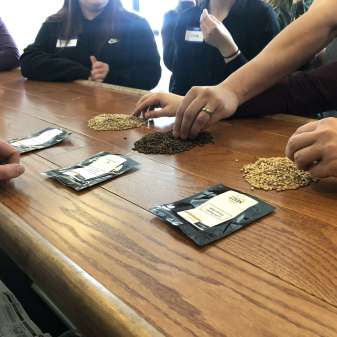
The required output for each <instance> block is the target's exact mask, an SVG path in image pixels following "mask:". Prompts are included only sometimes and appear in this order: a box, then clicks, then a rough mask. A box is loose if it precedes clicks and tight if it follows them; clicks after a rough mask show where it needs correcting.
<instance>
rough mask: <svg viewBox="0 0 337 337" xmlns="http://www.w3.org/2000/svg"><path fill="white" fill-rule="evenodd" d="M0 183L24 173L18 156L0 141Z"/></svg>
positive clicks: (12, 149)
mask: <svg viewBox="0 0 337 337" xmlns="http://www.w3.org/2000/svg"><path fill="white" fill-rule="evenodd" d="M0 161H1V164H0V181H8V180H10V179H12V178H16V177H18V176H20V175H21V174H23V173H24V171H25V168H24V167H23V166H22V165H21V164H20V154H19V153H18V152H17V151H16V150H15V149H14V148H13V147H12V146H10V145H9V144H7V143H5V142H4V141H2V140H0Z"/></svg>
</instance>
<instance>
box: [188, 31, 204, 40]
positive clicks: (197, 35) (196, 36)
mask: <svg viewBox="0 0 337 337" xmlns="http://www.w3.org/2000/svg"><path fill="white" fill-rule="evenodd" d="M185 41H188V42H199V43H202V42H203V41H204V34H203V33H202V31H201V30H200V29H196V30H186V33H185Z"/></svg>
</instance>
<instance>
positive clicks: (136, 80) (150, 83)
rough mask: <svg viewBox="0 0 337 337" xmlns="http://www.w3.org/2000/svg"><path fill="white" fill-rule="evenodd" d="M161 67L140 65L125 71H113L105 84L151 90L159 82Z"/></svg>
mask: <svg viewBox="0 0 337 337" xmlns="http://www.w3.org/2000/svg"><path fill="white" fill-rule="evenodd" d="M160 76H161V68H160V65H159V64H158V65H157V64H156V65H155V64H154V65H144V64H143V65H139V66H132V67H129V68H125V69H119V70H117V69H111V70H110V72H109V74H108V75H107V77H106V78H105V80H104V82H105V83H109V84H116V85H120V86H125V87H132V88H137V89H144V90H151V89H153V88H154V87H155V86H156V85H157V84H158V82H159V80H160Z"/></svg>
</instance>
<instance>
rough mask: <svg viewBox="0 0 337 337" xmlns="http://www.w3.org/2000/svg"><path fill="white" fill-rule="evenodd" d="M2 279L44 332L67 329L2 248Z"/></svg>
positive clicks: (56, 333) (54, 334)
mask: <svg viewBox="0 0 337 337" xmlns="http://www.w3.org/2000/svg"><path fill="white" fill-rule="evenodd" d="M0 279H1V281H2V282H3V283H4V284H5V285H6V286H7V288H8V289H9V290H10V291H12V292H13V293H14V295H15V296H16V298H17V299H18V300H19V301H20V302H21V304H22V306H23V307H24V309H25V310H26V312H27V313H28V316H29V317H30V318H31V320H32V321H33V322H34V323H35V324H36V325H37V326H38V327H39V328H40V329H41V330H42V332H44V333H50V334H51V335H52V336H53V337H54V336H59V335H60V334H62V333H63V332H65V331H66V330H67V327H66V326H65V325H64V324H63V323H62V321H61V320H60V319H59V318H58V317H57V316H56V315H55V314H54V313H53V312H52V311H51V310H50V309H49V307H48V306H47V305H46V304H45V303H44V302H43V301H42V300H41V298H40V297H39V296H38V295H37V294H36V293H35V292H34V291H33V290H32V288H31V283H32V282H31V280H30V279H29V278H28V277H27V276H26V275H25V274H24V273H23V272H22V271H21V270H20V269H19V268H18V267H17V266H16V265H15V264H14V263H13V262H12V261H11V260H10V259H9V258H8V256H7V255H6V254H5V253H4V252H3V251H2V250H1V249H0Z"/></svg>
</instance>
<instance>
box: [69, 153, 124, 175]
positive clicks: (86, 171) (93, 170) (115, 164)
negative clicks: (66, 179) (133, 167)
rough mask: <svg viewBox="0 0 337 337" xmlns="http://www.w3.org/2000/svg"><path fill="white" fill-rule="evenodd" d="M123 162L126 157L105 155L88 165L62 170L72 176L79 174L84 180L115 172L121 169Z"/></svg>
mask: <svg viewBox="0 0 337 337" xmlns="http://www.w3.org/2000/svg"><path fill="white" fill-rule="evenodd" d="M125 162H126V159H125V158H123V157H120V156H116V155H106V156H104V157H101V158H99V159H97V160H95V161H94V162H92V163H91V164H90V165H88V166H85V167H80V168H77V169H74V170H71V171H68V172H64V174H66V175H69V176H72V177H76V176H78V175H80V176H81V177H83V178H84V179H85V180H89V179H93V178H96V177H100V176H102V175H105V174H108V173H110V172H113V171H115V172H116V171H119V170H120V169H122V164H123V163H125Z"/></svg>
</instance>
